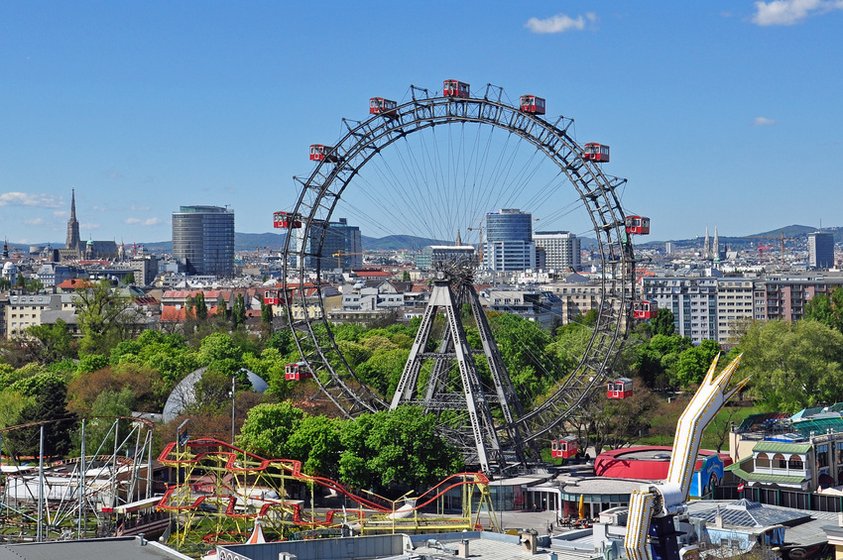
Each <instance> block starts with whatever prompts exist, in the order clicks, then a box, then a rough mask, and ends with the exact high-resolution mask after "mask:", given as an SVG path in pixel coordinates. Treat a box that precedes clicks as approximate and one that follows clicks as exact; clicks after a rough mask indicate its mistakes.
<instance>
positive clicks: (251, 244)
mask: <svg viewBox="0 0 843 560" xmlns="http://www.w3.org/2000/svg"><path fill="white" fill-rule="evenodd" d="M816 230H817V228H816V227H815V226H805V225H798V224H794V225H789V226H785V227H781V228H778V229H774V230H771V231H765V232H763V233H755V234H752V235H746V236H743V237H727V236H722V235H721V236H720V242H721V243H724V244H728V245H729V246H730V247H740V246H742V245H751V244H755V243H758V242H759V241H777V240H779V239H780V238H781V236H782V235H784V237H785V238H788V239H792V238H797V239H798V238H805V237H807V235H808V234H809V233H811V232H812V231H816ZM823 230H824V231H829V232H831V233H833V234H834V240H835V241H836V242H843V227H838V226H835V227H825V228H823ZM711 235H712V238H713V236H714V234H713V232H712V234H711ZM580 240H581V244H582V248H583V249H586V250H592V249H594V248H595V247H596V245H597V242H596V241H595V240H594V239H592V238H590V237H581V238H580ZM361 241H362V243H363V249H364V250H365V251H398V250H402V249H403V250H409V251H418V250H420V249H422V248H424V247H426V246H428V245H451V244H452V243H453V241H444V240H441V239H428V238H426V237H416V236H413V235H388V236H386V237H380V238H377V237H366V236H363V237H362V239H361ZM635 241H636V246H638V247H642V248H648V247H652V248H656V247H661V246H662V245H663V243H664V241H646V242H644V239H643V238H638V239H636V240H635ZM671 241H673V243H675V244H676V246H677V247H691V246H695V245H701V244H702V236H697V237H692V238H689V239H673V240H671ZM33 245H40V246H44V245H47V243H34V244H33ZM50 245H51V246H52V247H55V248H59V247H64V243H61V242H55V241H54V242H52V243H50ZM141 245H143V246H144V247H145V248H146V249H147V250H148V251H150V252H152V253H171V252H172V250H173V243H172V242H171V241H155V242H151V243H142V244H141ZM9 247H10V248H11V249H12V250H13V251H15V250H17V251H22V252H25V251H28V250H29V247H30V245H27V244H23V243H9ZM262 248H265V249H271V250H273V251H280V250H282V249H283V248H284V234H283V233H281V234H278V233H240V232H236V233H235V234H234V250H235V251H254V250H257V249H262Z"/></svg>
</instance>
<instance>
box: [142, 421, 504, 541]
mask: <svg viewBox="0 0 843 560" xmlns="http://www.w3.org/2000/svg"><path fill="white" fill-rule="evenodd" d="M158 460H159V461H160V462H161V463H162V464H163V465H165V466H168V467H171V468H174V469H176V471H177V472H179V473H180V475H179V480H180V481H183V482H180V483H178V484H175V485H171V486H170V487H168V489H167V491H166V492H165V494H164V496H163V497H162V498H161V500H160V502H159V503H158V506H157V507H158V509H159V510H163V511H167V512H170V513H171V514H173V515H176V516H178V521H179V522H178V523H177V524H176V525H177V527H176V531H175V532H174V533H172V534H171V536H170V537H171V542H172V543H173V544H174V545H176V546H177V547H179V548H180V549H184V548H185V547H186V546H190V545H191V544H192V545H194V546H195V545H197V544H199V543H204V545H200V546H204V547H207V545H210V544H219V543H224V542H242V541H243V540H244V539H245V538H246V537H247V536H248V535H249V532H250V531H251V529H252V527H253V526H254V525H255V522H256V521H257V520H260V524H261V526H262V528H263V530H264V531H265V532H266V533H267V536H268V537H269V538H270V539H272V538H275V539H282V538H289V537H290V536H292V535H294V534H295V535H298V536H299V537H302V536H315V535H319V534H322V535H325V534H336V535H339V534H347V532H352V533H354V534H364V535H365V534H373V533H385V532H391V533H396V532H407V531H410V532H420V531H429V532H443V531H461V530H474V529H476V528H477V527H478V526H479V525H480V512H481V510H483V509H485V510H486V511H487V512H488V514H489V522H490V523H491V524H492V528H495V529H497V528H498V527H497V520H496V517H495V516H494V514H493V513H492V504H491V501H490V498H489V491H488V483H489V479H488V478H487V477H486V476H485V475H484V474H483V473H457V474H454V475H451V476H449V477H448V478H446V479H445V480H443V481H441V482H440V483H439V484H437V485H436V486H434V487H432V488H430V489H429V490H427V491H426V492H424V493H421V494H420V495H418V496H414V497H410V496H409V495H408V494H405V495H404V496H402V497H401V498H399V499H398V500H389V499H387V498H384V497H382V496H379V495H377V494H374V493H371V492H367V494H368V497H364V496H361V495H358V494H355V493H353V492H351V491H350V490H348V489H347V488H346V487H345V486H343V485H342V484H340V483H339V482H336V481H334V480H332V479H330V478H325V477H319V476H309V475H306V474H304V473H303V472H302V470H301V463H300V462H299V461H293V460H287V459H265V458H263V457H260V456H258V455H255V454H253V453H249V452H247V451H244V450H242V449H239V448H237V447H235V446H233V445H231V444H229V443H226V442H223V441H219V440H216V439H211V438H199V439H194V440H189V441H187V442H185V443H184V445H180V444H179V443H178V442H172V443H170V444H168V445H167V446H166V447H165V448H164V450H163V451H162V452H161V454H160V456H159V457H158ZM323 494H325V495H329V496H333V497H334V499H335V500H336V501H337V503H338V506H337V507H335V508H333V509H327V510H325V509H319V510H317V509H316V507H315V502H316V497H317V495H319V496H321V495H323ZM455 497H459V503H460V508H461V509H460V511H461V513H460V514H456V515H448V516H446V515H443V514H441V513H436V512H443V511H444V510H445V502H446V500H448V499H454V498H455ZM402 500H403V501H404V504H403V505H401V506H398V504H397V502H400V501H402ZM434 506H435V507H434ZM431 509H433V510H434V512H433V513H422V511H423V510H424V511H428V510H431Z"/></svg>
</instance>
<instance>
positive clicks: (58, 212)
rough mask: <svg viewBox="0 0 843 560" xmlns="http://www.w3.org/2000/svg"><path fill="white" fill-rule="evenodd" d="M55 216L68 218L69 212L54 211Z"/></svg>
mask: <svg viewBox="0 0 843 560" xmlns="http://www.w3.org/2000/svg"><path fill="white" fill-rule="evenodd" d="M53 216H55V217H56V218H66V217H67V210H53Z"/></svg>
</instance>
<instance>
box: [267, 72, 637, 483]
mask: <svg viewBox="0 0 843 560" xmlns="http://www.w3.org/2000/svg"><path fill="white" fill-rule="evenodd" d="M481 93H482V95H478V96H473V95H472V94H471V90H470V87H469V85H468V84H466V83H464V82H460V81H458V80H445V82H444V83H443V88H442V91H441V92H436V93H431V92H429V91H428V90H426V89H422V88H418V87H415V86H410V88H409V90H408V93H407V95H406V99H405V100H404V101H400V102H398V101H392V100H389V99H386V98H382V97H373V98H371V99H370V101H369V115H368V118H366V119H365V120H362V121H354V120H349V119H343V121H342V127H343V128H342V134H341V137H340V139H339V140H338V141H336V142H335V143H334V144H331V145H328V144H314V145H311V147H310V159H311V160H312V161H313V162H315V164H314V165H315V167H314V169H313V171H312V172H311V173H310V174H309V175H308V176H307V177H301V178H295V180H296V182H297V185H298V186H299V194H298V198H297V200H296V203H295V206H294V208H292V210H291V211H289V212H276V214H275V226H276V227H279V228H282V229H286V232H287V235H286V238H285V242H284V271H283V272H284V274H283V277H282V278H283V280H282V291H281V294H282V296H281V299H283V300H284V301H285V302H286V303H287V305H285V306H284V307H285V309H286V312H287V320H288V322H289V325H290V327H291V329H292V332H293V334H294V340H295V344H296V346H297V348H298V350H299V352H300V353H301V361H300V362H299V363H298V364H295V365H293V366H292V369H293V370H295V371H288V378H289V379H300V378H301V377H303V376H307V377H312V379H313V380H314V382H315V383H316V384H317V385H318V386H319V388H320V389H321V391H322V392H323V393H324V394H325V395H326V396H327V397H328V399H330V401H331V402H332V403H333V404H334V405H336V407H337V408H338V409H339V411H341V413H342V414H343V415H345V416H347V417H354V416H355V415H358V414H360V413H365V412H375V411H378V410H384V409H387V408H394V407H396V406H398V405H400V404H403V403H413V404H418V405H420V406H423V407H424V408H425V410H426V411H428V412H432V413H436V414H440V415H441V416H442V419H443V420H442V425H443V430H444V432H445V433H446V434H447V435H448V436H449V437H450V438H451V439H452V441H454V442H455V443H456V444H458V445H461V446H462V448H463V449H464V450H465V452H466V457H467V458H468V459H467V460H468V461H469V462H475V463H477V464H479V465H480V466H481V468H482V469H483V470H486V471H494V470H496V469H497V468H499V467H500V468H501V469H504V468H506V465H510V464H512V463H514V462H524V461H525V460H526V458H527V457H529V456H530V455H532V454H533V453H531V450H533V451H534V450H535V449H537V448H538V446H539V445H540V444H542V443H543V442H545V441H547V440H550V439H551V437H552V436H554V435H556V431H558V429H559V427H560V425H561V424H562V423H563V422H565V420H566V419H570V418H571V417H572V415H575V414H576V413H577V409H578V407H579V406H580V405H581V404H582V403H583V402H584V401H586V400H588V399H590V398H592V397H593V396H594V395H595V394H597V392H598V389H602V388H603V387H604V382H605V380H606V376H607V375H608V371H609V369H610V367H611V365H612V362H613V360H614V358H615V356H616V355H617V353H618V352H619V351H620V348H621V345H622V343H623V341H624V339H625V338H626V334H627V332H628V329H629V325H630V322H631V320H632V318H633V316H635V317H636V318H644V317H645V316H644V315H643V314H642V313H644V312H643V311H642V310H641V309H643V308H641V309H639V307H640V302H639V305H638V306H636V303H635V301H634V276H635V260H634V255H633V246H632V242H631V237H632V235H633V234H643V233H649V219H647V218H645V217H642V216H625V214H624V211H623V208H622V206H621V201H620V200H621V195H622V193H621V191H622V189H623V187H624V186H625V184H626V180H625V179H622V178H619V177H614V176H612V175H609V174H607V173H605V172H604V169H603V165H604V164H605V163H607V162H608V161H609V148H608V146H606V145H603V144H599V143H594V142H590V143H586V144H584V145H580V144H579V143H578V142H577V141H576V140H575V138H574V134H573V131H574V127H573V124H574V123H573V120H572V119H570V118H566V117H558V118H556V119H554V120H552V121H551V120H547V119H546V118H545V117H544V115H545V113H546V102H545V100H544V99H543V98H541V97H537V96H535V95H524V96H521V97H520V98H519V99H518V101H517V102H512V101H511V100H509V99H508V97H507V96H506V94H505V92H504V91H503V89H502V88H499V87H497V86H492V85H491V84H490V85H487V86H486V87H485V88H484V89H482V90H481ZM497 209H502V210H500V212H501V213H503V212H507V211H508V212H510V213H519V214H521V215H527V216H529V217H528V218H527V226H528V227H529V228H530V229H531V230H532V228H533V227H537V228H538V227H542V228H549V229H554V228H555V229H560V230H561V229H563V228H564V230H566V231H565V233H568V232H577V234H578V235H579V236H580V237H582V236H583V234H585V235H587V236H589V237H591V238H593V240H592V249H591V252H592V253H591V260H592V263H593V265H594V266H595V268H596V269H597V270H598V273H597V274H596V278H597V284H598V288H599V296H598V297H597V300H598V304H597V309H596V312H597V313H596V319H595V321H594V322H593V324H592V325H591V326H590V334H589V339H588V341H587V344H586V345H585V351H584V353H583V354H582V355H581V356H580V357H579V359H578V362H577V364H576V366H575V367H574V368H573V369H571V370H570V371H566V372H562V374H561V375H557V376H556V377H555V378H554V381H553V383H552V385H551V386H550V388H549V390H547V391H546V392H545V393H544V394H543V395H537V397H538V398H536V399H535V400H534V401H533V403H522V402H520V401H519V398H518V397H517V393H518V390H517V389H518V388H517V387H515V386H514V382H513V380H512V379H510V377H509V374H508V372H507V371H506V367H505V365H504V364H503V363H502V362H501V360H500V352H499V351H498V347H497V344H498V342H499V341H496V340H495V337H494V335H493V332H492V329H491V328H490V326H489V321H488V319H487V317H486V314H485V313H484V311H483V309H482V308H481V307H480V301H479V297H478V290H477V285H478V284H480V283H484V284H493V283H494V281H495V279H496V278H498V277H500V272H501V271H503V274H504V275H506V269H507V267H506V262H507V259H509V258H510V257H511V256H512V255H511V254H510V252H511V251H510V249H511V248H510V249H507V248H503V250H501V246H496V245H495V243H494V242H493V241H492V240H491V238H492V235H493V232H491V231H484V227H486V229H487V230H488V229H489V226H487V225H486V224H487V223H489V222H488V220H487V217H488V215H489V214H490V213H495V211H496V210H497ZM516 209H517V210H516ZM346 218H347V219H348V220H349V222H350V223H357V224H359V225H360V226H361V227H363V228H365V229H366V230H367V231H369V232H372V234H375V235H377V234H379V233H380V234H381V236H382V237H385V236H387V235H412V236H415V237H418V238H422V239H426V240H433V241H434V244H435V243H436V242H439V243H441V244H442V245H457V246H459V247H468V248H469V252H471V248H476V250H477V253H480V254H479V255H478V254H475V255H474V256H473V258H468V259H463V260H460V259H450V260H448V262H447V263H445V262H439V263H436V264H438V265H439V266H435V265H434V266H432V268H433V269H434V270H432V271H431V273H430V276H429V278H430V284H431V292H430V297H429V300H428V301H427V303H426V305H425V306H424V308H423V312H422V311H421V310H419V315H420V317H421V322H420V324H419V327H418V331H417V333H416V336H415V340H414V341H413V348H412V350H411V351H410V356H409V357H408V358H407V361H406V363H405V364H404V367H403V370H402V373H401V376H400V379H398V381H397V386H396V387H395V388H394V390H393V391H392V392H391V393H390V394H385V392H384V391H383V390H378V388H375V387H372V386H371V384H370V383H367V382H365V381H364V379H363V377H362V376H361V375H359V374H358V371H356V367H355V364H354V360H353V359H351V357H349V356H347V353H348V345H347V344H345V343H344V342H343V341H341V340H337V339H336V337H335V336H334V332H335V330H336V329H335V327H334V326H333V325H332V322H331V320H330V316H331V309H332V307H333V306H335V305H336V304H335V303H334V302H335V301H336V298H337V295H336V293H335V290H336V288H335V287H333V286H334V284H335V283H336V282H334V284H332V283H331V280H337V279H338V278H339V276H338V274H339V272H341V271H342V270H348V269H349V268H353V267H354V265H355V264H357V266H358V267H359V263H360V262H361V261H362V257H361V256H360V254H361V253H358V252H357V251H349V250H348V249H347V248H346V249H336V248H335V240H334V239H333V238H332V236H333V235H336V231H335V227H332V226H338V227H344V226H345V225H346V224H348V223H349V222H346V221H345V220H346ZM539 224H540V225H539ZM484 236H485V237H484ZM358 251H360V250H359V249H358ZM496 251H498V252H500V253H501V254H497V253H495V254H494V255H493V254H492V253H494V252H496ZM508 251H509V252H508ZM484 252H485V255H484V254H483V253H484ZM516 253H518V251H516ZM518 255H521V253H518ZM518 255H516V257H517V256H518ZM531 262H532V263H533V265H534V266H535V261H531ZM478 263H479V264H478ZM362 285H363V283H362V282H361V286H362ZM340 297H342V296H340ZM507 302H509V300H507ZM645 303H648V304H649V302H645ZM469 309H470V313H468V312H467V310H469ZM646 312H647V313H649V312H650V307H647V311H646ZM443 315H444V318H445V320H444V321H441V320H439V319H437V318H439V317H441V316H443ZM465 316H468V317H470V319H469V320H468V321H469V323H470V330H471V332H472V333H474V332H476V333H477V335H478V336H477V338H479V341H480V342H479V343H477V342H476V341H475V342H474V345H473V346H472V344H471V342H470V341H469V338H472V337H469V336H468V335H466V332H467V330H466V328H465V326H464V324H463V323H464V322H465V320H464V317H465ZM437 320H439V323H438V325H439V326H438V327H437V326H436V325H437ZM509 342H510V343H511V342H512V341H509ZM516 343H517V341H516ZM525 351H526V352H536V351H537V349H535V348H532V349H531V348H525ZM538 361H541V360H538ZM288 369H289V368H288ZM534 403H538V404H534Z"/></svg>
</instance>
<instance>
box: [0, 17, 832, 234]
mask: <svg viewBox="0 0 843 560" xmlns="http://www.w3.org/2000/svg"><path fill="white" fill-rule="evenodd" d="M476 6H477V4H465V5H460V6H450V7H449V8H448V13H449V16H450V17H449V18H441V17H438V16H437V15H436V13H435V12H436V11H435V10H432V11H430V12H431V13H418V14H414V15H415V17H416V21H415V26H416V27H417V28H418V29H424V30H425V32H424V33H423V34H422V33H419V34H413V33H409V34H407V33H404V32H399V30H398V28H399V27H401V26H395V25H394V23H393V22H391V21H390V19H391V18H392V17H393V16H394V14H395V12H394V10H391V11H388V10H377V9H375V10H371V9H367V10H365V11H361V10H359V9H358V8H356V7H355V6H346V5H342V4H333V5H330V4H329V5H328V6H327V8H328V9H327V10H320V13H319V14H316V13H315V12H313V11H312V10H308V9H307V8H306V7H305V6H292V7H287V6H279V7H256V6H249V7H247V8H245V9H241V8H240V7H237V8H234V7H224V6H213V7H205V8H204V9H203V10H202V12H201V13H197V12H196V10H195V9H194V8H192V7H190V6H171V5H168V4H164V3H151V4H149V5H144V6H143V7H142V8H141V7H140V6H137V7H133V6H128V7H113V6H103V7H101V8H96V9H95V8H94V7H85V6H81V7H80V6H65V5H61V4H55V5H50V6H48V8H49V9H47V8H45V7H44V6H40V7H39V6H32V5H25V4H19V5H4V6H2V7H0V21H2V22H3V23H0V25H2V26H3V33H2V34H0V46H2V49H0V52H2V53H3V54H2V55H0V69H2V71H3V73H4V75H5V76H7V77H8V79H7V80H6V85H7V87H6V88H2V89H0V101H2V103H3V104H4V107H5V108H6V115H4V121H5V124H6V126H5V127H4V128H5V129H6V130H7V134H6V135H5V136H4V139H3V140H0V142H2V153H4V155H5V156H6V158H4V159H5V161H4V163H3V165H2V166H0V223H2V224H3V227H2V230H3V231H0V235H3V236H4V237H8V238H9V240H10V241H12V242H16V243H41V242H50V241H56V240H60V239H62V238H63V237H64V232H65V230H66V226H67V218H68V211H67V209H68V208H69V207H70V193H71V189H74V188H75V189H76V197H77V212H78V220H79V224H80V238H81V239H82V240H86V239H90V238H92V237H96V238H99V239H112V238H114V239H117V240H120V239H124V240H125V241H126V242H131V241H139V242H151V241H158V240H165V239H169V237H170V235H169V232H168V230H169V215H170V213H171V212H172V211H173V210H174V209H176V208H178V207H179V206H180V205H183V204H194V203H202V204H212V205H220V206H224V205H226V204H228V205H230V206H231V207H232V208H234V209H235V210H236V211H237V216H238V221H237V227H236V229H237V231H241V232H252V233H260V232H268V231H272V227H271V220H272V216H271V214H272V211H273V210H283V209H289V208H291V207H292V205H293V203H294V200H295V196H296V193H297V187H296V185H295V183H294V182H293V181H292V179H291V178H290V177H291V176H292V175H306V174H307V173H308V172H309V171H310V170H311V169H312V167H311V162H309V161H308V160H307V148H308V146H309V145H310V144H311V143H318V142H324V143H331V142H333V141H334V140H335V139H336V138H337V137H338V136H339V135H340V134H341V132H342V130H341V126H342V125H341V118H342V117H348V118H352V119H363V118H366V116H367V104H368V98H369V97H371V96H376V95H384V96H386V97H391V98H393V99H397V100H402V99H404V100H406V98H407V95H408V94H407V88H408V86H409V84H411V83H413V84H416V85H419V86H423V87H427V88H429V89H431V90H432V91H435V90H438V89H440V88H441V81H442V79H444V78H450V77H457V78H460V79H464V80H465V81H467V82H469V83H471V84H472V86H473V91H475V94H476V92H477V90H478V89H479V88H481V87H482V86H483V85H484V84H485V83H486V82H492V83H495V84H499V85H501V86H503V87H504V89H505V91H506V94H507V95H508V96H509V98H510V99H513V98H517V96H518V95H520V94H522V93H526V92H531V93H535V94H538V95H541V96H543V97H546V98H547V100H548V117H551V116H552V115H558V114H560V113H561V114H565V115H570V116H572V117H574V118H575V119H576V124H575V126H576V132H577V134H576V137H577V139H578V141H579V142H580V143H584V142H587V141H591V140H599V141H603V142H605V143H607V144H609V145H610V146H612V162H611V163H609V164H606V167H605V170H606V172H607V173H611V174H615V175H619V176H624V177H628V178H629V183H628V185H627V186H626V187H625V188H624V191H623V193H622V197H623V203H624V206H625V208H626V209H627V211H628V212H629V213H639V214H643V215H647V216H649V217H651V218H652V220H653V228H652V235H651V237H650V239H651V240H668V239H683V238H690V237H695V236H699V235H700V232H701V231H702V230H703V229H704V227H705V225H706V224H707V223H712V222H713V220H712V216H717V218H716V221H717V222H718V223H719V224H720V232H721V235H734V236H739V235H746V234H751V233H757V232H760V231H766V230H769V229H774V228H776V227H781V226H784V225H789V224H809V225H810V224H817V223H819V222H820V221H822V222H823V223H828V224H834V223H835V222H836V221H837V220H836V218H835V217H834V215H828V214H823V213H822V212H823V209H822V208H820V207H819V206H820V205H818V204H817V202H818V201H822V202H823V204H822V207H830V208H834V207H837V206H839V205H840V202H843V200H841V198H843V194H841V193H840V189H837V188H835V187H836V186H837V185H836V181H838V179H837V177H839V176H840V174H839V173H838V171H840V167H841V165H843V164H841V163H840V161H839V159H840V158H834V157H831V156H833V155H834V154H835V153H839V149H840V148H839V147H840V145H841V141H840V132H839V130H838V128H837V127H835V126H834V124H835V123H836V122H839V121H840V120H841V119H840V116H841V115H840V111H841V110H843V109H841V108H839V106H838V104H837V103H836V101H835V93H834V92H836V91H839V89H840V85H841V83H840V82H841V80H842V79H843V78H841V77H840V76H838V75H837V73H835V72H832V71H829V69H831V68H833V67H834V64H835V61H834V53H835V52H837V49H836V48H835V46H837V45H839V43H840V41H841V39H840V38H839V37H837V33H836V30H837V29H838V28H839V25H840V22H841V18H843V12H841V10H840V9H839V6H838V4H836V3H833V2H823V1H820V0H818V1H813V2H807V3H805V2H791V1H779V2H744V3H739V4H734V3H728V4H727V3H725V2H721V3H706V4H705V5H699V6H697V5H693V6H685V5H682V6H675V5H673V4H670V3H653V4H647V5H644V6H637V5H630V6H618V5H614V4H610V3H602V2H598V3H593V4H589V5H588V6H587V7H586V6H579V5H573V4H562V3H558V4H553V5H548V6H542V7H538V8H532V7H531V8H528V9H525V8H524V7H523V6H514V5H508V4H504V3H499V4H492V5H491V6H493V8H494V9H487V10H477V9H475V8H476ZM483 6H489V4H487V3H484V4H483ZM326 11H327V12H329V13H330V16H329V17H323V16H324V14H325V13H326ZM387 12H388V13H387ZM361 27H365V28H366V29H368V30H369V32H368V33H366V34H364V35H361V34H360V33H359V32H357V31H355V29H356V28H358V29H359V28H361ZM293 29H296V30H298V31H300V30H301V29H306V30H307V31H308V33H307V34H306V36H308V37H310V40H309V41H305V42H301V41H296V40H295V38H296V37H300V36H301V34H300V33H295V32H293ZM490 35H493V36H495V37H496V38H497V39H496V40H495V41H489V40H488V39H487V37H488V36H490ZM449 38H452V39H453V40H448V39H449ZM817 44H819V45H822V46H823V48H819V49H817V48H815V47H813V46H811V45H817ZM340 47H342V48H340ZM372 53H377V56H372ZM525 53H526V56H525ZM584 53H587V54H588V56H585V54H584ZM326 56H327V57H329V58H331V60H332V65H331V67H332V75H330V76H326V75H325V73H324V67H323V65H321V64H315V63H314V62H313V61H314V60H315V58H319V57H326ZM314 57H315V58H314ZM551 119H552V117H551ZM806 170H808V171H807V172H806ZM806 188H808V189H809V191H808V192H809V194H810V196H798V195H797V193H799V192H800V191H801V190H805V189H806ZM783 200H787V204H783V203H782V202H783ZM487 210H488V211H493V210H495V208H488V209H487ZM388 211H389V208H386V207H381V208H377V207H376V208H373V209H372V212H373V214H374V215H375V216H377V214H378V213H386V212H388ZM360 225H361V230H362V233H363V234H364V235H368V236H372V237H381V236H382V233H380V232H376V231H367V228H366V224H363V223H361V224H360ZM467 225H468V224H466V226H467ZM565 225H566V224H564V223H563V224H559V227H558V228H557V227H554V229H566V227H565ZM571 229H572V230H574V232H575V233H576V234H577V235H581V233H582V230H581V229H577V228H575V227H572V228H571ZM404 233H408V234H413V233H414V232H412V231H410V232H404Z"/></svg>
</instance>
